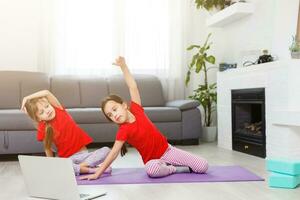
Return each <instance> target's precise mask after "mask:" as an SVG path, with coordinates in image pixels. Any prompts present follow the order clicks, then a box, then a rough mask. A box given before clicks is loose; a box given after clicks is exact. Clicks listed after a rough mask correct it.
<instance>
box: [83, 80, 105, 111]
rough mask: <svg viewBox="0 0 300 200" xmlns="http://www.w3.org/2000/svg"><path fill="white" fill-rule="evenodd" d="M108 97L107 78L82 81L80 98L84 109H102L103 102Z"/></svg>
mask: <svg viewBox="0 0 300 200" xmlns="http://www.w3.org/2000/svg"><path fill="white" fill-rule="evenodd" d="M107 95H108V84H107V80H106V79H105V78H100V77H99V78H84V79H81V80H80V96H81V105H82V106H83V107H87V108H88V107H90V108H93V107H95V108H100V104H101V100H102V99H103V98H104V97H106V96H107ZM98 110H99V109H98Z"/></svg>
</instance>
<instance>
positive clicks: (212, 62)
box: [205, 56, 216, 64]
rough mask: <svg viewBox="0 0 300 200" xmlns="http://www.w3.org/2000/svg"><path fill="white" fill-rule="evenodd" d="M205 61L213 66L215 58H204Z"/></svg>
mask: <svg viewBox="0 0 300 200" xmlns="http://www.w3.org/2000/svg"><path fill="white" fill-rule="evenodd" d="M205 60H206V61H207V62H209V63H211V64H215V62H216V58H215V57H214V56H208V57H205Z"/></svg>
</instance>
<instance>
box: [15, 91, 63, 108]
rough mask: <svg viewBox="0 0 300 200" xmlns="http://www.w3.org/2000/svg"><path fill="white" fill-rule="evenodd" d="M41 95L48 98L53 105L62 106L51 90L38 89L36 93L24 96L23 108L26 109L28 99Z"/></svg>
mask: <svg viewBox="0 0 300 200" xmlns="http://www.w3.org/2000/svg"><path fill="white" fill-rule="evenodd" d="M39 97H45V98H47V99H48V101H49V103H50V104H51V105H53V106H55V107H58V108H62V105H61V104H60V102H59V101H58V100H57V98H56V97H55V96H54V95H53V94H52V93H51V92H49V91H48V90H41V91H38V92H36V93H33V94H31V95H28V96H26V97H24V98H23V101H22V106H21V110H23V111H25V104H26V102H27V101H28V100H30V99H34V98H39Z"/></svg>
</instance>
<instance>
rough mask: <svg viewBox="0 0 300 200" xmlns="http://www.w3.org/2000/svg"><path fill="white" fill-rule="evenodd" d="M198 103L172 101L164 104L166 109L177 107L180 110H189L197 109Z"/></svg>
mask: <svg viewBox="0 0 300 200" xmlns="http://www.w3.org/2000/svg"><path fill="white" fill-rule="evenodd" d="M199 105H200V103H199V102H198V101H196V100H174V101H169V102H167V103H166V106H168V107H177V108H179V109H180V110H189V109H193V108H197V107H198V106H199Z"/></svg>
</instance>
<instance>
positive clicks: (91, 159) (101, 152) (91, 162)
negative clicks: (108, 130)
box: [69, 147, 110, 176]
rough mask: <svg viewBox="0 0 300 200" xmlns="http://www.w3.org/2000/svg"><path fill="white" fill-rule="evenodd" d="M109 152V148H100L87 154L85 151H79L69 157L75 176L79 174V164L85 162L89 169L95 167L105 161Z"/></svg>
mask: <svg viewBox="0 0 300 200" xmlns="http://www.w3.org/2000/svg"><path fill="white" fill-rule="evenodd" d="M109 152H110V148H108V147H102V148H101V149H97V150H96V151H92V152H88V151H87V150H85V151H80V152H78V153H76V154H74V155H72V156H71V157H69V158H70V159H71V160H72V163H73V169H74V172H75V175H76V176H77V175H79V174H80V163H82V162H85V163H87V164H88V166H89V167H96V166H97V165H99V164H101V163H102V162H103V161H104V160H105V158H106V156H107V155H108V154H109Z"/></svg>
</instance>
